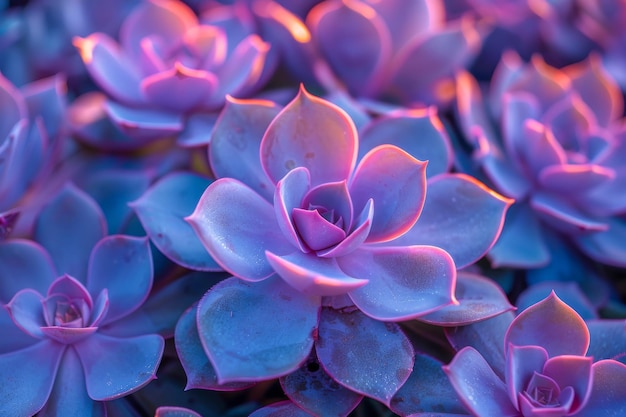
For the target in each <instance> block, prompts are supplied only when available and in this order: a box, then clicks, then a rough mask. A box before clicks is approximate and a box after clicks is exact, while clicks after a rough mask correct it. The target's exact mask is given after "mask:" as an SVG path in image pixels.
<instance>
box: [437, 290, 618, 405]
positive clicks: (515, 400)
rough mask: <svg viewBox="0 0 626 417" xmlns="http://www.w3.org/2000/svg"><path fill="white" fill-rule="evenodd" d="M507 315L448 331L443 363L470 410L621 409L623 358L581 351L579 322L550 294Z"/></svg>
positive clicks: (584, 332) (584, 346)
mask: <svg viewBox="0 0 626 417" xmlns="http://www.w3.org/2000/svg"><path fill="white" fill-rule="evenodd" d="M511 319H512V314H511V313H505V314H503V315H501V316H498V317H497V318H496V319H495V320H487V321H484V322H482V323H480V324H478V325H471V326H469V327H468V328H467V329H461V330H460V331H458V332H455V331H452V332H449V337H450V339H451V341H452V344H453V345H455V346H457V347H458V348H459V349H460V350H459V352H458V353H457V355H456V356H455V358H454V359H453V361H452V362H451V363H450V364H449V365H447V366H445V367H444V370H445V372H446V373H447V374H448V376H449V377H450V381H451V382H452V385H453V386H454V389H455V390H456V392H457V394H458V395H459V397H460V399H461V401H462V402H463V404H465V407H466V408H467V410H468V411H470V412H471V414H472V415H473V416H477V417H490V416H511V417H517V416H520V417H522V416H523V417H535V416H555V417H561V416H571V415H576V416H583V417H586V416H589V417H591V416H606V415H616V416H617V415H622V414H623V413H625V412H626V395H625V394H626V390H625V387H626V385H624V384H625V383H626V365H624V364H623V363H620V362H618V361H615V360H612V359H605V360H599V361H596V362H594V358H593V357H591V356H586V354H587V350H588V348H589V341H590V336H589V330H588V328H587V325H586V324H585V322H584V321H583V319H582V318H581V317H580V316H579V315H578V314H577V313H576V312H575V311H574V310H573V309H572V308H570V307H569V306H568V305H567V304H565V303H564V302H562V301H561V300H560V299H559V298H558V297H557V296H556V294H554V293H552V294H551V295H549V296H548V297H547V298H545V299H543V300H542V301H540V302H538V303H536V304H534V305H532V306H530V307H528V308H527V309H526V310H524V311H523V312H522V313H520V314H519V315H518V316H517V317H515V318H513V319H512V320H511ZM502 342H504V343H502Z"/></svg>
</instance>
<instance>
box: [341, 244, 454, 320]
mask: <svg viewBox="0 0 626 417" xmlns="http://www.w3.org/2000/svg"><path fill="white" fill-rule="evenodd" d="M337 261H338V262H339V266H340V268H341V269H342V270H343V271H344V272H346V273H347V274H349V275H351V276H353V277H358V278H361V279H368V280H369V283H368V284H367V285H365V286H363V287H361V288H359V289H356V290H352V291H351V292H350V293H349V295H350V298H351V299H352V301H354V303H355V304H356V305H357V307H359V309H360V310H361V311H363V312H364V313H365V314H367V315H368V316H370V317H373V318H375V319H377V320H384V321H399V320H407V319H411V318H416V317H420V316H422V315H424V314H426V313H429V312H431V311H434V310H437V309H439V308H441V307H443V306H445V305H448V304H451V303H453V302H454V295H453V291H454V285H455V281H456V268H455V267H454V262H453V261H452V258H450V255H448V254H447V253H446V252H445V251H443V250H442V249H439V248H435V247H432V246H408V247H407V246H399V247H386V248H365V247H364V248H362V249H360V250H357V251H355V252H353V253H351V254H350V255H347V256H344V257H342V258H338V259H337Z"/></svg>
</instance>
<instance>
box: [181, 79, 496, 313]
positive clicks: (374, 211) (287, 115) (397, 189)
mask: <svg viewBox="0 0 626 417" xmlns="http://www.w3.org/2000/svg"><path fill="white" fill-rule="evenodd" d="M227 107H228V108H227V110H226V111H225V112H224V113H223V114H222V116H221V117H220V120H218V124H217V125H216V128H215V132H214V135H213V139H212V143H211V150H210V159H211V164H212V167H213V169H214V171H215V173H216V175H217V176H218V177H225V178H220V179H218V180H216V181H215V182H214V183H212V184H211V185H210V186H209V187H208V188H207V189H206V191H205V192H204V194H203V196H202V198H201V199H200V201H199V203H198V205H197V207H196V210H195V211H194V213H193V214H192V215H191V216H189V218H188V221H189V222H190V223H191V225H192V226H193V228H194V229H195V230H196V233H197V235H198V236H199V238H200V240H201V241H202V243H203V244H204V245H205V247H206V249H207V250H208V251H209V253H210V254H211V256H212V257H213V258H214V259H215V261H216V262H217V263H218V264H219V265H220V266H221V267H222V268H224V269H225V270H226V271H228V272H230V273H232V274H233V275H234V276H236V277H238V278H241V279H244V280H246V281H261V280H265V279H267V278H270V277H271V276H274V275H278V276H280V278H282V280H284V281H285V282H286V283H288V284H289V285H290V286H291V287H293V288H295V289H297V290H299V291H300V292H301V293H304V294H307V295H313V296H336V295H342V294H348V295H349V297H350V299H351V300H352V302H354V303H355V304H356V305H357V306H358V307H359V309H361V310H362V311H364V312H365V313H366V314H368V315H370V316H371V317H374V318H377V319H382V320H398V319H408V318H415V317H418V316H422V315H424V314H427V313H428V312H431V311H434V310H436V309H440V308H442V307H444V306H446V305H449V304H452V303H454V302H455V301H454V296H453V291H454V285H455V281H456V265H455V260H456V259H453V256H451V255H450V253H449V252H448V251H446V250H444V249H442V248H441V245H437V244H435V243H434V242H438V241H437V239H435V238H434V239H432V240H431V241H430V242H429V237H428V236H429V235H430V234H431V233H432V231H431V232H428V231H425V230H424V231H423V232H420V231H418V230H416V229H415V225H416V223H418V222H417V220H418V218H419V217H420V214H421V213H422V211H423V209H424V207H425V199H426V184H427V179H426V166H427V162H423V161H420V160H418V159H416V158H415V157H413V156H412V155H410V154H409V153H407V152H405V151H404V150H402V149H400V148H399V147H397V146H394V145H391V144H384V143H383V144H379V145H378V146H375V147H373V148H371V149H370V150H369V151H368V152H366V153H365V154H364V155H362V156H361V157H359V152H358V133H357V131H356V128H355V125H354V123H353V122H352V120H351V119H350V118H349V116H348V115H347V114H346V113H345V112H344V111H343V110H341V109H340V108H338V107H337V106H335V105H333V104H331V103H329V102H327V101H325V100H322V99H319V98H317V97H313V96H311V95H309V94H308V93H307V92H306V91H304V89H302V90H301V91H300V93H299V95H298V96H297V97H296V98H295V99H294V100H293V101H292V102H291V103H289V104H288V105H287V106H286V107H285V108H284V109H282V110H280V109H278V108H277V107H276V106H275V105H274V104H273V103H270V102H259V101H256V102H249V103H245V104H244V102H237V101H236V100H233V101H231V103H229V106H227ZM235 108H236V110H235ZM261 121H263V122H261ZM246 124H247V125H246ZM242 126H245V127H242ZM233 127H236V128H237V129H239V130H238V131H237V133H235V134H234V133H233V130H232V128H233ZM257 144H258V145H257ZM257 146H258V147H257ZM230 147H234V148H237V149H238V150H239V153H240V155H241V159H240V160H239V161H237V162H233V158H232V152H233V151H234V150H235V149H231V148H230ZM438 177H439V178H437V181H433V193H434V195H437V194H438V191H437V189H439V188H440V187H441V189H446V190H452V189H454V192H458V191H459V190H461V189H466V190H467V191H468V192H467V193H466V195H468V196H471V197H470V200H472V201H473V202H474V203H476V204H478V206H482V207H485V206H491V205H493V208H494V210H496V211H497V212H499V213H502V211H503V210H504V209H505V208H506V206H507V204H508V203H507V202H505V201H504V199H502V198H500V197H499V196H496V195H494V194H493V193H490V192H488V190H485V189H484V187H482V185H480V184H478V183H476V182H475V181H472V180H469V179H468V178H467V177H464V176H457V175H452V174H442V175H439V176H438ZM435 184H436V185H435ZM442 204H443V203H442ZM442 207H443V206H442ZM441 210H444V211H445V210H448V209H447V208H441V207H440V211H441ZM429 211H431V212H434V211H436V209H432V208H431V209H429ZM456 214H457V213H452V212H451V211H450V213H449V217H450V218H454V216H455V215H456ZM491 223H493V222H489V227H488V228H487V229H490V230H491V232H489V233H487V234H485V235H484V236H482V237H481V238H480V239H479V240H480V241H481V242H480V243H477V244H476V245H475V246H476V247H478V246H480V247H481V248H482V247H484V248H486V247H487V246H489V245H490V244H491V243H492V242H493V240H494V238H495V236H496V235H497V233H498V231H499V226H500V223H499V221H498V222H496V223H497V224H495V223H494V224H493V225H492V224H491ZM422 226H424V223H422ZM491 226H494V227H493V228H492V227H491ZM409 231H411V233H408V232H409ZM420 235H421V236H420ZM401 236H404V239H403V240H402V242H400V241H399V240H397V239H398V238H399V237H401ZM483 238H484V239H483ZM483 240H484V241H483ZM468 246H471V247H472V248H474V246H472V245H468ZM474 249H476V248H474ZM474 249H471V250H470V252H480V251H481V249H476V250H474ZM482 253H484V252H481V253H475V254H474V255H477V256H481V255H482ZM474 255H472V256H474ZM475 259H477V258H475ZM475 259H471V260H469V259H466V258H465V257H464V258H463V259H459V261H460V263H461V264H463V265H464V264H468V263H471V262H473V261H475ZM426 294H427V295H426ZM390 300H393V303H392V302H390Z"/></svg>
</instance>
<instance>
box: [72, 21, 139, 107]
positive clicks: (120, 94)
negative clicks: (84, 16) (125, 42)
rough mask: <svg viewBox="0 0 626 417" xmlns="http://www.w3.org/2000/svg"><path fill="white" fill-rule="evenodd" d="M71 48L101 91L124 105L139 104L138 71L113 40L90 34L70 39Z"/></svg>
mask: <svg viewBox="0 0 626 417" xmlns="http://www.w3.org/2000/svg"><path fill="white" fill-rule="evenodd" d="M74 45H75V46H76V47H77V48H78V51H79V53H80V56H81V58H82V60H83V62H84V64H85V67H86V68H87V72H89V75H91V78H92V79H93V80H94V81H95V83H96V84H98V85H99V86H100V87H101V88H102V89H103V90H104V91H105V92H107V93H108V94H110V95H111V96H113V97H115V99H117V100H119V101H121V102H122V103H125V104H137V103H141V102H142V98H141V92H140V91H139V85H140V83H141V74H140V73H139V69H138V68H136V67H135V66H134V65H133V63H132V62H131V59H130V57H129V56H128V55H127V54H126V53H125V51H122V50H121V49H120V48H119V45H118V44H117V43H116V42H115V41H114V40H113V39H111V38H110V37H109V36H108V35H105V34H104V33H93V34H91V35H89V36H88V37H86V38H78V37H77V38H74Z"/></svg>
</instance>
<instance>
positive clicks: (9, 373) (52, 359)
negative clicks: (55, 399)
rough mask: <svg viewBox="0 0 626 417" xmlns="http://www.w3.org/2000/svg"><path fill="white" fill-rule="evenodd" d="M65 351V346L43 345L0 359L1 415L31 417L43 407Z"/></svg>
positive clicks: (2, 356)
mask: <svg viewBox="0 0 626 417" xmlns="http://www.w3.org/2000/svg"><path fill="white" fill-rule="evenodd" d="M65 349H66V346H65V345H61V344H59V343H54V342H50V341H42V342H40V343H37V344H35V345H32V346H30V347H27V348H25V349H22V350H18V351H15V352H10V353H5V354H3V355H0V381H1V382H0V383H1V385H0V415H4V416H32V415H35V414H36V413H37V412H38V411H39V410H40V409H41V408H42V407H43V406H44V404H45V403H46V401H48V398H49V396H50V392H51V391H52V386H53V383H54V380H55V377H56V375H57V369H58V368H59V363H60V362H61V357H62V356H63V352H64V351H65ZM17 369H19V372H16V370H17Z"/></svg>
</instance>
